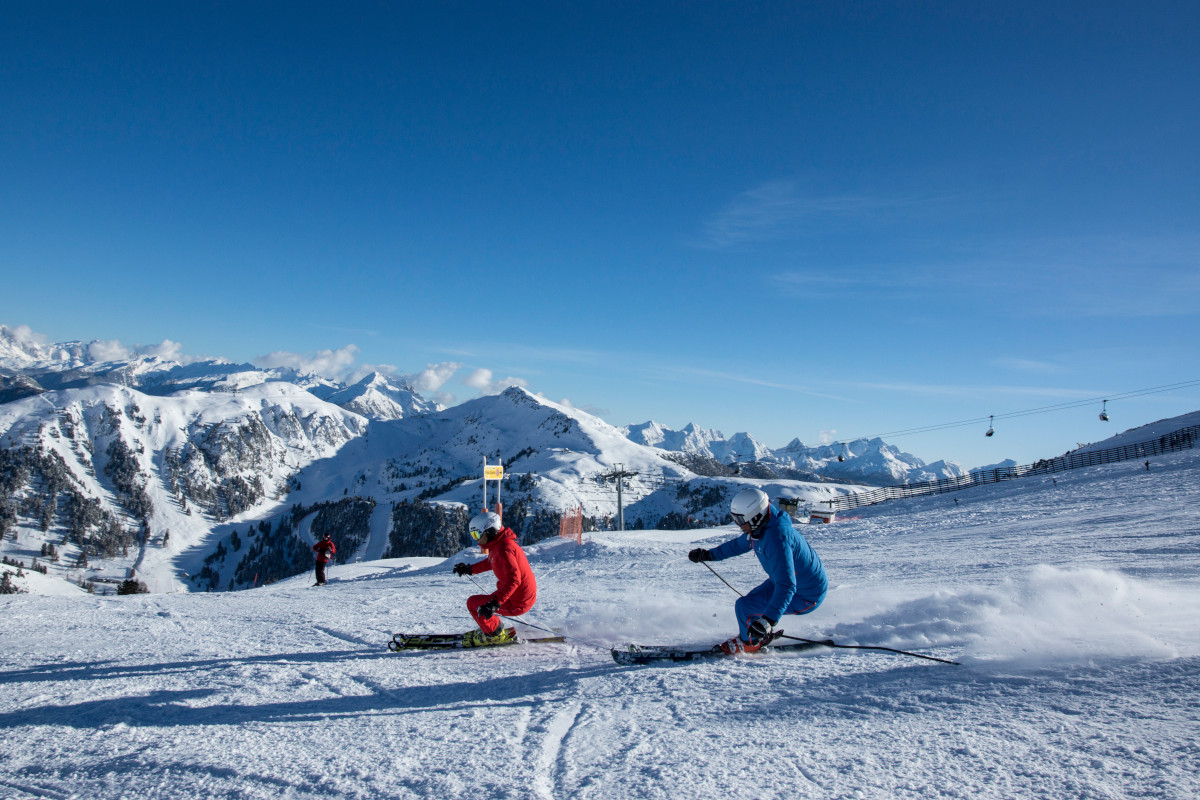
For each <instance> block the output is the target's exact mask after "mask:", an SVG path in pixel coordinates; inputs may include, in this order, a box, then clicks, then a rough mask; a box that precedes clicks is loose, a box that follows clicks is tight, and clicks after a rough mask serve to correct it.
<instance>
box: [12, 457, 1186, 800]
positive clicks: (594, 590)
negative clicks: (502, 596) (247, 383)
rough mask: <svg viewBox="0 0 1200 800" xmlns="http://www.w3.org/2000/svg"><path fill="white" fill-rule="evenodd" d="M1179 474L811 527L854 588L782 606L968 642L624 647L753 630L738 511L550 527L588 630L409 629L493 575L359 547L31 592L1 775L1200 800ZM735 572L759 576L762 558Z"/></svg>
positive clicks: (198, 782) (897, 634) (415, 789)
mask: <svg viewBox="0 0 1200 800" xmlns="http://www.w3.org/2000/svg"><path fill="white" fill-rule="evenodd" d="M1155 469H1156V470H1157V472H1154V473H1149V474H1147V473H1146V472H1145V470H1144V469H1141V467H1140V465H1137V464H1134V465H1132V466H1130V465H1110V466H1107V467H1098V468H1095V469H1088V470H1078V471H1075V472H1073V473H1069V474H1064V475H1059V476H1058V477H1057V480H1056V481H1051V480H1050V479H1047V480H1045V481H1041V480H1039V479H1027V480H1024V481H1014V482H1012V483H1009V484H999V485H995V486H991V487H984V488H982V489H978V490H970V491H967V492H961V493H957V495H947V496H939V497H934V498H922V499H918V500H910V501H904V502H896V503H890V504H884V505H881V506H877V507H873V508H869V509H861V510H859V511H856V512H855V517H856V518H855V519H852V520H843V521H841V522H838V523H835V524H833V525H828V526H808V527H805V528H803V529H802V530H803V531H804V533H805V534H806V535H808V536H809V537H810V540H811V541H812V542H813V545H814V547H815V548H816V549H817V551H818V552H819V553H820V554H821V555H822V558H823V559H824V560H825V562H826V565H827V567H828V569H829V572H830V575H831V581H832V584H831V586H832V588H831V591H830V594H829V597H828V598H827V600H826V602H825V604H824V605H823V606H822V608H821V609H819V610H818V611H817V612H816V613H814V614H812V615H809V616H805V617H801V618H794V617H788V618H785V619H784V621H783V623H781V625H782V627H783V628H784V629H785V630H787V631H788V632H789V633H793V634H795V635H799V636H804V637H811V638H815V637H826V636H828V637H830V638H833V639H835V640H837V641H839V642H840V643H845V644H871V645H882V646H888V647H897V648H900V649H908V650H916V651H920V652H924V653H927V654H929V655H935V656H939V657H948V658H954V659H956V660H961V661H962V662H963V666H961V667H950V666H946V665H942V664H934V663H930V662H923V661H919V660H915V659H910V658H905V657H903V656H898V655H894V654H887V653H880V652H872V651H830V650H817V651H808V652H804V653H797V654H792V655H777V656H773V657H766V658H757V659H728V660H719V661H712V662H705V663H698V664H687V665H671V666H665V665H664V666H645V667H622V666H618V665H616V664H614V663H613V662H612V660H611V658H610V655H609V653H608V651H607V649H606V647H607V646H608V645H614V644H618V643H623V642H628V641H638V642H645V643H654V642H672V643H681V644H686V643H690V644H701V643H703V644H711V643H712V642H714V641H717V640H719V639H722V638H725V637H727V636H729V635H731V633H732V632H733V627H734V623H733V615H732V604H733V600H734V595H733V593H732V592H731V591H730V590H729V589H728V588H726V587H725V586H723V585H722V584H720V582H719V581H717V580H716V579H715V578H714V577H713V576H712V575H711V574H709V573H707V571H704V570H698V569H696V565H694V564H691V563H690V562H688V561H687V559H686V553H687V551H688V550H689V549H690V548H691V547H694V546H697V545H696V543H700V544H703V545H706V546H708V545H712V544H715V543H717V542H720V541H723V540H724V539H725V538H727V537H729V536H730V535H732V531H731V530H730V529H722V530H713V529H709V530H698V531H646V532H629V533H626V534H599V535H593V537H592V539H591V541H588V542H586V543H585V544H584V545H583V546H582V547H578V546H576V545H574V544H571V543H568V542H563V541H557V540H556V541H548V542H545V543H541V544H539V545H536V546H534V547H531V548H529V553H530V557H531V562H532V564H533V567H534V569H535V571H536V572H537V574H538V579H539V586H540V597H539V601H538V604H537V606H536V607H535V608H534V609H533V611H532V612H531V613H530V614H529V615H528V617H529V619H530V620H531V621H534V622H537V623H538V624H540V625H544V626H547V627H561V628H562V629H563V630H564V632H565V633H567V634H568V635H570V636H573V637H575V638H574V639H572V640H570V641H569V642H568V643H565V644H543V645H528V646H513V647H506V648H496V649H490V650H483V651H477V652H454V651H450V652H426V653H415V652H413V653H390V652H388V651H387V650H386V648H385V644H386V641H387V638H388V635H389V634H388V632H391V631H400V630H406V631H447V630H450V631H461V630H467V629H468V628H470V625H471V624H470V619H469V617H468V616H467V614H466V611H465V608H464V606H463V604H464V601H465V598H466V596H467V595H469V594H472V593H475V592H476V591H477V589H476V587H475V586H474V585H473V584H470V583H468V582H466V581H462V580H459V579H457V578H455V577H454V576H452V575H449V574H448V572H449V566H448V564H439V565H435V566H428V562H427V561H425V562H421V564H420V566H419V567H417V568H411V569H410V568H404V569H399V568H387V569H381V565H380V564H368V563H364V564H362V565H361V566H357V565H345V566H343V567H341V568H340V570H341V572H340V579H339V580H338V581H336V582H331V583H330V584H329V586H327V587H324V588H322V589H312V588H310V587H309V586H308V584H309V583H310V582H311V577H310V576H308V575H303V576H299V577H298V578H296V579H293V580H291V581H284V582H281V583H278V584H274V585H272V586H268V587H263V588H260V589H255V590H250V591H245V592H237V593H216V594H190V595H185V594H173V595H152V596H144V595H143V596H131V597H121V598H117V597H96V596H74V597H51V596H44V597H39V596H34V595H10V596H6V597H4V598H0V608H2V609H3V614H0V643H2V644H3V647H2V648H0V696H3V697H5V698H6V702H5V704H4V705H3V706H2V707H0V728H2V729H3V730H4V736H3V738H2V739H0V797H3V798H6V799H7V798H9V797H12V798H14V800H25V798H56V799H57V798H123V797H128V798H133V797H136V798H139V800H155V799H156V798H171V800H179V799H182V800H192V799H193V798H195V799H196V800H199V799H200V798H204V799H205V800H208V798H230V799H231V800H232V799H233V798H237V800H247V799H251V798H264V799H265V798H271V799H272V800H275V799H276V798H288V799H289V800H290V799H292V798H299V799H303V800H307V799H308V798H313V799H314V800H315V798H330V797H337V798H364V799H365V798H372V799H375V798H433V797H437V798H455V799H456V798H463V799H464V800H466V799H467V798H470V800H478V798H481V797H486V798H522V799H524V798H529V799H531V800H559V799H560V798H581V799H582V798H592V799H594V800H601V799H602V798H604V799H607V798H664V799H666V798H671V799H672V800H674V799H675V798H705V800H708V798H712V797H721V796H726V795H728V794H730V793H734V794H737V795H739V796H743V795H744V796H752V797H755V798H778V799H779V800H783V799H784V798H789V800H790V799H792V798H814V799H815V798H823V799H824V798H836V799H839V800H840V799H841V798H881V799H883V798H905V799H907V798H912V799H913V800H915V799H916V798H928V797H941V798H952V799H958V798H962V799H963V800H966V798H971V800H977V798H985V799H989V798H996V799H997V800H1001V799H1004V800H1007V798H1024V797H1028V798H1035V797H1055V798H1060V797H1061V798H1099V799H1101V800H1106V799H1107V798H1114V799H1115V798H1127V797H1147V798H1181V799H1182V798H1193V797H1195V796H1197V795H1200V778H1198V777H1197V776H1198V775H1200V744H1198V743H1197V742H1198V741H1200V737H1198V734H1200V630H1198V629H1197V626H1196V622H1195V620H1196V619H1197V616H1198V615H1200V580H1198V578H1200V454H1196V453H1186V454H1180V455H1178V456H1176V457H1174V458H1172V459H1171V460H1169V461H1168V460H1163V463H1161V464H1156V465H1155ZM1139 470H1140V471H1139ZM954 497H957V498H958V499H959V501H960V502H959V503H958V504H955V503H954ZM387 563H388V564H390V565H391V566H392V567H405V566H407V565H406V564H404V563H401V562H387ZM716 568H717V569H718V571H719V572H720V573H721V575H722V576H723V577H725V578H726V579H727V580H729V581H730V582H731V583H732V584H733V585H734V586H737V587H740V588H741V589H742V590H743V591H745V590H747V589H749V588H751V587H752V586H754V585H755V584H756V583H758V582H759V581H760V580H761V579H762V572H761V568H760V567H759V566H758V564H757V562H756V561H755V559H754V558H753V556H749V555H747V556H743V557H741V558H739V559H733V560H729V561H724V562H720V563H719V564H717V565H716ZM529 633H530V634H531V635H537V633H538V632H536V631H529ZM593 644H594V645H600V646H598V647H597V646H592V645H593Z"/></svg>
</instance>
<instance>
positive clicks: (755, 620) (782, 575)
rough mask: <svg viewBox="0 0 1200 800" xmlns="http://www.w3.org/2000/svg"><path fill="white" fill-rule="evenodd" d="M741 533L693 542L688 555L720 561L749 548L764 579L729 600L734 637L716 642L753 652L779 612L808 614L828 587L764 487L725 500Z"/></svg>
mask: <svg viewBox="0 0 1200 800" xmlns="http://www.w3.org/2000/svg"><path fill="white" fill-rule="evenodd" d="M729 509H730V512H731V513H732V514H733V520H734V522H736V523H737V525H738V527H739V528H741V529H742V535H741V536H738V537H737V538H735V539H730V540H729V541H728V542H725V543H724V544H722V545H720V546H718V547H715V548H713V549H712V550H706V549H705V548H703V547H697V548H696V549H695V550H692V551H691V552H690V553H688V558H690V559H691V560H692V561H694V562H696V563H697V564H699V563H700V562H702V561H722V560H724V559H726V558H732V557H733V556H740V555H742V554H743V553H746V552H749V551H750V550H753V551H754V554H755V555H756V556H758V561H759V563H760V564H762V566H763V569H765V570H766V571H767V580H765V581H763V583H761V584H760V585H759V586H757V587H755V588H754V589H751V590H750V592H749V593H748V594H746V595H745V596H744V597H742V598H740V599H739V600H738V601H737V602H736V603H734V606H733V608H734V612H735V613H736V615H737V621H738V632H739V634H740V635H739V636H735V637H733V638H732V639H730V640H729V641H727V642H722V643H721V644H720V645H718V646H719V647H720V648H721V650H722V651H724V652H725V653H728V654H730V655H732V654H734V653H738V652H747V653H753V652H755V651H757V650H758V649H759V648H760V647H762V645H763V643H764V641H769V636H770V634H771V631H772V629H774V627H775V625H776V624H778V622H779V618H780V617H782V616H783V615H784V614H808V613H809V612H811V611H813V610H815V609H816V608H817V606H819V605H821V601H822V600H824V599H825V593H826V591H828V589H829V582H828V579H827V578H826V577H825V567H824V566H823V565H822V564H821V559H820V558H819V557H818V556H817V554H816V552H815V551H813V549H812V547H810V546H809V544H808V541H807V540H806V539H805V538H804V537H803V536H801V535H800V533H799V532H798V531H797V530H796V529H795V527H793V526H792V520H791V518H790V517H789V516H788V515H787V514H784V513H781V512H780V511H779V509H778V508H776V507H775V506H772V505H771V503H770V500H769V499H768V498H767V495H766V493H765V492H762V491H759V490H758V489H754V488H747V489H743V490H742V491H740V492H738V493H737V495H736V496H735V497H734V498H733V500H732V502H730V504H729Z"/></svg>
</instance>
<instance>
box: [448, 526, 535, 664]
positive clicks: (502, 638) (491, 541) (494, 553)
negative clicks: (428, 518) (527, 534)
mask: <svg viewBox="0 0 1200 800" xmlns="http://www.w3.org/2000/svg"><path fill="white" fill-rule="evenodd" d="M471 538H472V539H474V540H475V541H477V542H479V546H480V547H481V548H482V549H483V552H484V554H485V555H486V556H487V558H485V559H484V560H483V561H477V562H475V563H474V564H455V565H454V574H455V575H478V574H479V573H481V572H487V571H488V570H491V571H492V572H494V573H495V574H496V591H495V592H493V593H492V594H473V595H471V596H470V597H468V598H467V611H469V612H471V616H472V617H474V618H475V622H476V623H477V624H478V625H479V630H475V631H471V632H470V633H468V634H467V638H468V642H467V643H468V644H476V645H480V644H500V643H502V642H506V641H508V640H510V639H512V638H514V637H515V636H516V632H515V631H514V630H513V629H512V628H505V627H504V626H503V625H502V624H501V622H500V620H499V619H497V618H496V615H497V614H503V615H504V616H506V617H515V616H518V615H520V614H524V613H525V612H526V611H528V610H529V609H531V608H533V604H534V601H536V600H537V581H536V580H534V577H533V570H532V569H530V567H529V559H527V558H526V557H525V551H524V550H522V549H521V546H520V545H519V544H517V535H516V534H515V533H513V531H512V529H511V528H505V527H504V525H503V523H502V522H501V521H500V515H499V514H497V513H495V512H493V511H483V512H480V513H479V514H476V515H475V516H474V517H472V518H471Z"/></svg>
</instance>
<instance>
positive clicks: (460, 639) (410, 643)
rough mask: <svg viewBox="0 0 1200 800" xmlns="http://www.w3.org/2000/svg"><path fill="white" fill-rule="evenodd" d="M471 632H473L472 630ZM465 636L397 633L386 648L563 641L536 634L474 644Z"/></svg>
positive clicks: (481, 646)
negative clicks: (529, 636)
mask: <svg viewBox="0 0 1200 800" xmlns="http://www.w3.org/2000/svg"><path fill="white" fill-rule="evenodd" d="M471 633H472V634H474V631H472V632H471ZM467 636H468V634H466V633H397V634H394V635H393V636H392V640H391V641H390V642H388V650H391V651H392V652H393V653H399V652H400V651H401V650H479V649H485V648H489V647H508V646H509V645H511V644H550V643H554V642H560V643H561V642H562V641H563V637H561V636H536V637H532V638H528V639H527V638H524V637H520V636H514V637H513V638H511V639H505V640H504V641H502V642H484V643H479V644H476V643H475V642H473V641H472V640H470V639H468V638H467Z"/></svg>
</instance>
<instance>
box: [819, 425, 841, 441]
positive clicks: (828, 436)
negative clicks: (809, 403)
mask: <svg viewBox="0 0 1200 800" xmlns="http://www.w3.org/2000/svg"><path fill="white" fill-rule="evenodd" d="M817 441H818V442H820V443H821V444H832V443H833V442H836V441H837V429H836V428H835V429H833V430H831V431H821V432H820V433H819V434H818V435H817Z"/></svg>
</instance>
